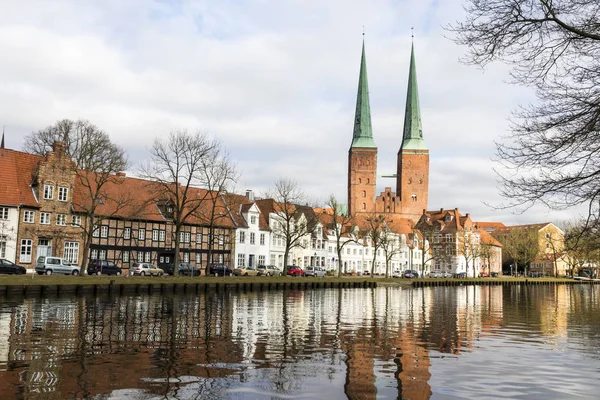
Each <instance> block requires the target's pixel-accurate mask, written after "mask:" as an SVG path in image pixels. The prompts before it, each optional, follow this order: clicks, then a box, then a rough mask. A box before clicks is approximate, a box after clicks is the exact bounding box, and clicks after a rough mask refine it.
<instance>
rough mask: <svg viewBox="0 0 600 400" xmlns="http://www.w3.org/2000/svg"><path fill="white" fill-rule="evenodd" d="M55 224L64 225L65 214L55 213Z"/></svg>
mask: <svg viewBox="0 0 600 400" xmlns="http://www.w3.org/2000/svg"><path fill="white" fill-rule="evenodd" d="M56 225H59V226H66V225H67V216H66V215H65V214H56Z"/></svg>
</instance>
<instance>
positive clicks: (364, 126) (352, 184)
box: [348, 42, 429, 222]
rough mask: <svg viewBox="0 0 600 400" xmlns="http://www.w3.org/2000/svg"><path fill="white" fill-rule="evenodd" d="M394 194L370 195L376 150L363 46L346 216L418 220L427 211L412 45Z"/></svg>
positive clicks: (426, 157) (426, 156)
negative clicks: (364, 215) (395, 215)
mask: <svg viewBox="0 0 600 400" xmlns="http://www.w3.org/2000/svg"><path fill="white" fill-rule="evenodd" d="M389 177H394V178H396V190H392V188H385V190H384V191H383V192H382V193H380V194H379V195H378V196H375V193H376V185H377V146H376V145H375V142H374V140H373V130H372V126H371V109H370V105H369V88H368V80H367V66H366V58H365V47H364V42H363V47H362V57H361V66H360V76H359V83H358V94H357V100H356V114H355V119H354V133H353V138H352V143H351V145H350V150H349V152H348V212H349V213H350V215H355V214H358V213H373V212H376V213H383V214H399V215H401V216H402V217H404V218H409V219H411V220H413V221H415V222H416V221H417V220H418V219H419V217H420V216H421V213H422V211H423V210H424V209H427V201H428V192H429V150H428V149H427V146H426V145H425V142H424V140H423V129H422V125H421V112H420V107H419V94H418V87H417V71H416V65H415V57H414V47H411V57H410V70H409V77H408V90H407V96H406V109H405V114H404V130H403V136H402V143H401V146H400V150H399V151H398V156H397V170H396V173H395V174H394V175H391V176H389Z"/></svg>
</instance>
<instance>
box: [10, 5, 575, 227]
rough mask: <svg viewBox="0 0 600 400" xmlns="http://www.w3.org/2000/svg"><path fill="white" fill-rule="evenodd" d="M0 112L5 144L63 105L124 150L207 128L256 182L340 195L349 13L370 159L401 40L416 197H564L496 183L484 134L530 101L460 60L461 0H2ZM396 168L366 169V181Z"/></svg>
mask: <svg viewBox="0 0 600 400" xmlns="http://www.w3.org/2000/svg"><path fill="white" fill-rule="evenodd" d="M1 3H2V4H1V6H0V8H1V10H2V24H1V26H0V59H1V60H2V61H1V62H0V125H4V126H5V127H6V128H5V129H6V147H9V148H14V149H21V148H22V144H23V139H24V137H25V135H27V134H29V133H30V132H32V131H34V130H38V129H41V128H44V127H46V126H48V125H50V124H52V123H54V122H55V121H57V120H59V119H63V118H70V119H78V118H84V119H88V120H90V121H91V122H92V123H94V124H96V125H97V126H99V127H100V128H102V129H103V130H105V131H107V132H108V133H109V135H110V136H111V138H112V139H113V140H114V141H115V142H117V143H118V144H120V145H121V146H123V147H124V148H125V149H126V150H127V152H128V154H129V158H130V160H131V162H132V164H133V167H132V171H131V172H133V171H135V165H136V164H138V163H140V162H141V161H143V160H144V159H145V158H146V157H147V150H146V149H147V147H148V146H149V145H150V144H151V142H152V141H153V140H154V138H156V137H158V136H161V135H166V134H168V133H169V132H170V131H172V130H178V129H187V130H189V131H196V130H200V131H202V132H207V133H209V134H211V135H214V136H216V137H218V138H220V139H221V140H222V142H223V144H224V145H225V147H226V148H227V150H228V151H229V153H230V155H231V158H232V159H234V160H235V161H236V162H237V164H238V168H239V170H240V172H241V179H240V181H239V182H238V189H239V190H240V191H243V190H245V189H253V190H254V191H255V192H256V193H258V194H260V193H264V192H265V191H267V190H268V189H269V188H270V187H272V186H273V182H274V181H275V180H276V179H277V178H279V177H287V178H292V179H295V180H296V181H297V182H298V184H299V186H300V187H301V188H302V189H303V190H304V191H306V192H307V193H308V194H310V195H311V196H312V197H313V198H315V199H321V200H322V201H324V200H325V199H326V198H327V197H328V195H329V194H330V193H333V194H334V195H336V197H337V198H339V199H343V201H346V195H347V192H346V183H347V159H348V149H349V146H350V142H351V138H352V129H353V121H354V110H355V102H356V89H357V84H358V71H359V66H360V65H359V63H360V52H361V43H362V31H363V26H364V30H365V32H366V35H365V43H366V54H367V69H368V74H369V86H370V99H371V114H372V119H373V132H374V138H375V142H376V144H377V146H378V148H379V154H378V173H379V174H381V175H384V174H390V173H393V172H394V171H395V168H396V153H397V151H398V149H399V147H400V142H401V137H402V127H403V119H404V105H405V96H406V84H407V78H408V66H409V56H410V43H411V27H414V35H415V38H414V43H415V54H416V63H417V71H418V72H417V75H418V81H419V91H420V101H421V114H422V120H423V130H424V136H425V141H426V143H427V145H428V146H429V149H430V187H429V191H430V196H429V208H430V209H437V208H441V207H443V208H454V207H458V208H459V210H461V212H463V213H466V212H470V213H471V214H472V216H473V218H474V219H476V220H482V221H497V220H500V221H503V222H505V223H529V222H543V221H559V220H564V219H567V218H569V217H573V216H576V215H577V214H578V212H577V211H575V210H571V211H570V212H561V213H559V212H549V211H547V210H546V209H543V208H535V209H532V210H529V211H528V212H527V213H525V214H514V212H513V211H510V210H508V211H507V210H502V211H500V210H495V209H493V208H491V207H489V206H487V205H486V204H492V205H498V204H500V203H502V202H503V201H505V200H503V199H501V198H500V197H499V195H498V190H497V188H496V177H495V173H494V171H493V168H494V166H496V167H498V165H497V164H495V163H494V162H493V161H492V159H493V158H494V150H495V147H494V141H499V140H501V138H502V136H503V135H504V134H506V133H507V131H508V126H509V123H508V117H509V115H510V111H511V110H512V109H515V108H516V107H517V106H518V105H519V104H526V103H528V102H531V101H534V97H533V94H532V92H531V91H530V90H528V89H525V88H520V87H516V86H512V85H509V84H507V83H506V81H507V80H508V75H507V71H508V69H507V67H506V66H504V65H501V64H497V65H491V66H489V67H488V68H486V69H485V70H483V71H482V70H480V69H477V68H476V67H473V66H466V65H463V64H461V63H460V62H459V57H460V56H461V55H462V54H463V53H464V50H465V49H464V48H461V47H459V46H457V45H455V44H454V43H453V42H452V41H451V40H449V39H448V37H450V36H451V34H450V33H449V32H447V31H445V30H444V29H443V28H444V26H447V25H448V24H449V23H452V22H454V21H456V20H458V19H461V18H462V16H463V12H464V11H463V8H462V0H353V1H348V0H219V1H214V0H86V1H76V0H52V1H46V0H37V1H36V0H28V1H19V2H17V1H15V2H10V1H8V0H1ZM394 185H395V181H394V180H391V179H387V180H386V179H383V178H380V179H378V191H379V190H383V189H384V187H386V186H391V187H393V186H394Z"/></svg>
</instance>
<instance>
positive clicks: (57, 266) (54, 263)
mask: <svg viewBox="0 0 600 400" xmlns="http://www.w3.org/2000/svg"><path fill="white" fill-rule="evenodd" d="M35 272H37V273H38V274H40V275H52V274H62V275H79V274H80V273H81V268H79V267H78V266H77V265H72V264H71V263H70V262H68V261H67V260H65V259H64V258H61V257H49V256H47V257H46V256H40V257H38V259H37V261H36V263H35Z"/></svg>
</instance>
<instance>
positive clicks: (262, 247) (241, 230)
mask: <svg viewBox="0 0 600 400" xmlns="http://www.w3.org/2000/svg"><path fill="white" fill-rule="evenodd" d="M242 216H243V217H244V220H245V221H246V225H247V226H246V227H238V228H237V229H236V232H235V251H234V258H233V263H234V266H235V268H238V267H256V266H258V265H267V264H268V263H269V246H270V243H271V235H270V232H269V231H266V230H261V229H260V210H259V209H258V207H257V206H256V204H252V206H250V208H248V210H246V211H244V212H242Z"/></svg>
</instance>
